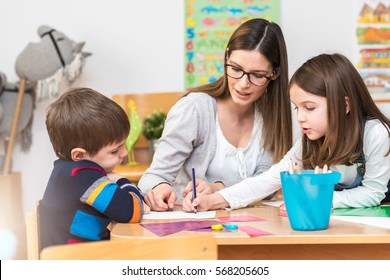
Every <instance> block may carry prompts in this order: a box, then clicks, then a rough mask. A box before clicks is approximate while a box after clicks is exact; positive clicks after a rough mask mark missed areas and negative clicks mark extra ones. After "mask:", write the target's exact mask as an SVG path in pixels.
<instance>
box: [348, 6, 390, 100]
mask: <svg viewBox="0 0 390 280" xmlns="http://www.w3.org/2000/svg"><path fill="white" fill-rule="evenodd" d="M359 5H360V6H359V10H358V11H357V27H356V41H357V46H358V47H357V54H356V55H357V57H358V60H357V61H358V62H357V68H358V70H359V72H360V74H361V76H362V78H363V80H364V82H365V84H366V86H367V88H368V90H369V91H370V93H371V94H372V97H373V99H374V100H375V102H390V0H360V3H359Z"/></svg>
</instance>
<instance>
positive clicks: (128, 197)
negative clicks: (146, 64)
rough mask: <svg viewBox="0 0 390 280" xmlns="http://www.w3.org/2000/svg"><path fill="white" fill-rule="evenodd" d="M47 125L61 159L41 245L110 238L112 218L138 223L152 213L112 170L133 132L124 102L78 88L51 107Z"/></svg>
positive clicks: (45, 207)
mask: <svg viewBox="0 0 390 280" xmlns="http://www.w3.org/2000/svg"><path fill="white" fill-rule="evenodd" d="M46 128H47V131H48V134H49V137H50V141H51V143H52V145H53V149H54V152H55V153H56V155H57V156H58V159H57V160H56V161H55V162H54V169H53V171H52V173H51V175H50V178H49V181H48V184H47V187H46V190H45V193H44V196H43V199H42V200H41V202H40V211H39V212H40V213H39V214H40V217H39V219H40V221H39V222H40V239H41V248H44V247H47V246H51V245H57V244H70V243H76V242H85V241H95V240H103V239H109V238H110V234H109V231H108V229H107V226H108V224H109V223H110V222H111V221H117V222H120V223H137V222H140V221H141V219H142V216H143V213H144V212H149V211H150V209H149V207H148V206H146V204H144V202H143V199H144V198H143V195H142V194H141V191H140V190H139V189H138V188H137V187H136V186H135V185H134V184H132V183H131V182H130V181H129V180H127V179H126V178H122V177H121V176H120V175H119V174H115V173H113V172H112V171H113V169H114V168H115V166H117V165H118V164H120V163H121V162H122V160H123V158H124V157H126V156H127V150H126V147H125V141H126V138H127V136H128V134H129V131H130V124H129V120H128V118H127V115H126V113H125V112H124V110H123V109H122V108H121V107H120V106H119V105H118V104H116V103H115V102H114V101H112V100H111V99H109V98H108V97H106V96H104V95H102V94H100V93H98V92H96V91H94V90H92V89H89V88H74V89H71V90H69V91H68V92H66V93H64V94H63V95H62V96H60V98H59V99H58V100H57V101H55V102H54V103H52V104H51V105H50V106H49V108H48V111H47V115H46Z"/></svg>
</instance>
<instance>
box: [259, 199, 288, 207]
mask: <svg viewBox="0 0 390 280" xmlns="http://www.w3.org/2000/svg"><path fill="white" fill-rule="evenodd" d="M261 203H262V204H265V205H268V206H272V207H279V206H280V205H282V204H283V203H284V201H283V200H277V201H276V200H275V201H262V202H261Z"/></svg>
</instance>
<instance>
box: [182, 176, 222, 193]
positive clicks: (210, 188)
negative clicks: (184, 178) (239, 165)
mask: <svg viewBox="0 0 390 280" xmlns="http://www.w3.org/2000/svg"><path fill="white" fill-rule="evenodd" d="M195 185H196V194H199V193H203V194H211V193H213V192H216V191H218V190H220V189H223V188H224V185H223V184H222V183H220V182H217V183H209V182H207V181H205V180H203V179H196V180H195ZM190 192H192V181H191V182H188V184H187V186H186V187H185V188H184V190H183V197H186V196H187V194H188V193H190Z"/></svg>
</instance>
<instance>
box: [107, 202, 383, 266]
mask: <svg viewBox="0 0 390 280" xmlns="http://www.w3.org/2000/svg"><path fill="white" fill-rule="evenodd" d="M234 215H251V216H256V217H260V218H263V219H265V221H262V222H240V223H236V224H238V225H239V226H240V225H249V226H253V227H256V228H258V229H261V230H263V231H267V232H270V233H272V234H273V235H268V236H259V237H249V236H248V235H247V234H246V233H244V232H241V231H240V230H237V231H232V232H219V231H213V232H212V233H208V232H194V231H181V232H178V233H175V234H172V235H169V236H173V235H177V236H178V235H193V234H213V235H214V236H215V238H217V241H218V259H222V260H232V259H270V260H272V259H275V260H287V259H297V260H306V259H307V260H310V259H317V260H327V259H331V260H336V259H347V260H359V259H374V260H379V259H390V229H385V228H379V227H374V226H368V225H363V224H357V223H349V222H342V221H338V220H332V219H331V220H330V224H329V228H328V229H326V230H320V231H295V230H293V229H291V227H290V224H289V221H288V218H287V217H281V216H279V208H278V207H272V206H266V205H262V206H260V207H250V208H243V209H238V210H233V211H226V210H218V211H217V217H222V216H234ZM171 221H179V220H171ZM156 222H169V220H164V221H156V220H144V221H142V223H156ZM132 236H144V237H156V236H155V235H154V234H153V233H152V232H150V231H148V230H146V229H145V228H143V227H142V226H141V225H140V224H121V223H118V224H113V225H112V231H111V239H112V240H118V239H126V238H131V237H132ZM161 238H164V237H161Z"/></svg>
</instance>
